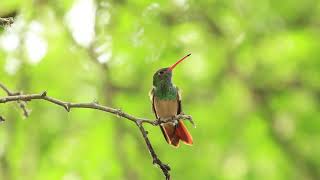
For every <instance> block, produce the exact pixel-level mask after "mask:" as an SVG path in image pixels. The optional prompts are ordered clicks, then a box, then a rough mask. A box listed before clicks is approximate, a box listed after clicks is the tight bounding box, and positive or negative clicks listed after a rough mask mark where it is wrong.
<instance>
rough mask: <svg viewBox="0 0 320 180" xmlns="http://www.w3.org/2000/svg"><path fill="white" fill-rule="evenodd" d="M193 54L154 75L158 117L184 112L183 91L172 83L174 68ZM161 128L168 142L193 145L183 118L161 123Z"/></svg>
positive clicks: (154, 93)
mask: <svg viewBox="0 0 320 180" xmlns="http://www.w3.org/2000/svg"><path fill="white" fill-rule="evenodd" d="M190 55H191V54H188V55H186V56H184V57H183V58H181V59H180V60H178V61H177V62H176V63H174V64H173V65H172V66H170V67H166V68H161V69H159V70H158V71H156V72H155V73H154V75H153V87H152V89H151V91H150V99H151V102H152V109H153V112H154V114H155V116H156V118H157V119H159V118H170V117H174V116H176V115H179V114H182V107H181V93H180V91H179V89H178V87H176V86H175V85H174V84H173V83H172V71H173V69H174V68H175V67H176V66H177V65H178V64H179V63H180V62H182V61H183V60H185V59H186V58H187V57H189V56H190ZM160 129H161V131H162V133H163V136H164V138H165V139H166V141H167V143H168V144H171V145H173V146H174V147H178V146H179V141H180V140H181V141H182V142H184V143H185V144H188V145H192V143H193V140H192V136H191V134H190V133H189V132H188V130H187V128H186V126H185V125H184V123H183V122H182V120H178V121H177V122H167V123H163V124H161V125H160Z"/></svg>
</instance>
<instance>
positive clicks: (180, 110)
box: [177, 88, 182, 114]
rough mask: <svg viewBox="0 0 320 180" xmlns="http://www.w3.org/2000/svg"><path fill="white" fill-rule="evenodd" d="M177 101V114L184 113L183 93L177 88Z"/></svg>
mask: <svg viewBox="0 0 320 180" xmlns="http://www.w3.org/2000/svg"><path fill="white" fill-rule="evenodd" d="M177 92H178V93H177V101H178V112H177V114H180V113H182V106H181V91H180V90H179V88H177Z"/></svg>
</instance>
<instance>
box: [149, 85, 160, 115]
mask: <svg viewBox="0 0 320 180" xmlns="http://www.w3.org/2000/svg"><path fill="white" fill-rule="evenodd" d="M149 97H150V100H151V104H152V111H153V113H154V115H155V116H156V118H159V117H158V115H157V112H156V109H155V107H154V88H152V89H151V91H150V92H149Z"/></svg>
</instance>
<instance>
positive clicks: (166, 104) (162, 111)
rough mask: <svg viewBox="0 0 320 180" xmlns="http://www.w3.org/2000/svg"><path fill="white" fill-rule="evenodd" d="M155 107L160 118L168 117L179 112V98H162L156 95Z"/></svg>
mask: <svg viewBox="0 0 320 180" xmlns="http://www.w3.org/2000/svg"><path fill="white" fill-rule="evenodd" d="M154 98H155V99H154V108H155V111H156V114H157V116H158V117H160V118H168V117H172V116H175V115H177V114H178V101H177V100H161V99H158V98H157V97H154Z"/></svg>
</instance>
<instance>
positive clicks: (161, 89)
mask: <svg viewBox="0 0 320 180" xmlns="http://www.w3.org/2000/svg"><path fill="white" fill-rule="evenodd" d="M167 70H168V68H162V69H160V70H158V71H157V72H156V73H155V74H154V75H153V93H154V95H155V96H156V97H157V98H158V99H161V100H175V99H177V94H178V89H177V88H176V86H174V85H173V84H172V81H171V78H172V72H171V71H170V72H167Z"/></svg>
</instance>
